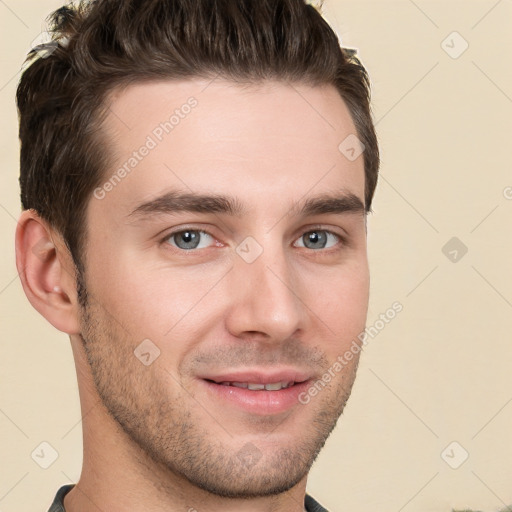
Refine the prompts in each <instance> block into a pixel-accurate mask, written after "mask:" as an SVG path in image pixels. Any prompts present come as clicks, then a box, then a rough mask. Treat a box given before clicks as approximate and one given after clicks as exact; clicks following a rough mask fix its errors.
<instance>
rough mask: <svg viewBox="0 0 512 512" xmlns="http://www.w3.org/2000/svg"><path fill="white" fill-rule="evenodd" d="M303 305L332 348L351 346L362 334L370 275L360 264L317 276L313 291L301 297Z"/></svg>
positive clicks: (365, 267)
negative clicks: (303, 298) (310, 312)
mask: <svg viewBox="0 0 512 512" xmlns="http://www.w3.org/2000/svg"><path fill="white" fill-rule="evenodd" d="M304 297H305V299H306V300H305V303H306V304H307V305H308V306H309V307H310V309H311V311H313V313H314V314H315V315H317V317H318V319H319V321H320V323H321V325H323V328H324V330H325V332H326V333H327V334H329V335H331V336H332V339H333V348H335V349H336V350H339V348H340V343H342V344H343V345H345V344H347V343H348V344H350V343H351V341H352V340H353V339H356V338H357V336H358V335H359V334H360V333H361V332H362V331H364V328H365V324H366V318H367V312H368V300H369V274H368V268H367V266H366V265H365V264H364V263H363V264H361V265H353V266H351V267H350V268H345V269H339V270H338V271H334V272H331V273H329V274H328V275H324V277H323V278H322V279H319V278H318V276H317V279H316V284H315V286H314V287H308V288H307V289H306V291H305V294H304Z"/></svg>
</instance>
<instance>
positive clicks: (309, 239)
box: [299, 229, 343, 249]
mask: <svg viewBox="0 0 512 512" xmlns="http://www.w3.org/2000/svg"><path fill="white" fill-rule="evenodd" d="M299 241H301V242H303V245H299V247H306V248H307V249H329V248H331V247H334V246H335V245H336V243H337V242H339V241H343V238H342V237H341V236H340V235H338V234H336V233H333V232H331V231H328V230H326V229H314V230H312V231H307V232H306V233H304V234H303V235H302V236H301V237H300V238H299ZM329 241H331V242H332V243H331V244H330V245H327V244H328V243H329Z"/></svg>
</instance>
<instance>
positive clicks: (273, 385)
mask: <svg viewBox="0 0 512 512" xmlns="http://www.w3.org/2000/svg"><path fill="white" fill-rule="evenodd" d="M205 380H207V381H208V382H211V383H213V384H219V385H221V386H232V387H235V388H242V389H248V390H249V391H262V390H265V391H279V390H281V389H287V388H290V387H291V386H293V385H295V382H293V381H291V382H289V381H285V382H268V383H266V384H264V383H259V382H229V381H223V382H215V381H214V380H210V379H205Z"/></svg>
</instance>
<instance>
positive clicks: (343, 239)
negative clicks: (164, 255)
mask: <svg viewBox="0 0 512 512" xmlns="http://www.w3.org/2000/svg"><path fill="white" fill-rule="evenodd" d="M185 231H196V232H198V233H201V234H204V235H208V236H209V237H211V238H212V239H213V240H216V238H215V236H213V235H212V234H211V233H209V232H208V231H205V230H204V229H199V228H196V227H193V226H184V227H181V228H180V229H178V230H176V231H172V232H170V233H167V234H166V235H165V237H164V238H162V239H161V240H160V243H161V244H163V245H164V244H166V242H167V241H168V240H169V239H170V238H171V237H173V236H175V235H179V234H180V233H183V232H185ZM315 231H323V232H325V233H328V234H331V235H334V236H335V237H337V238H338V239H339V242H338V244H336V245H335V246H333V247H329V248H327V249H309V248H308V247H299V248H300V249H306V250H309V251H312V252H324V253H328V252H332V251H336V250H340V249H341V248H342V247H346V246H347V245H348V240H347V238H346V237H345V236H343V235H341V234H339V233H337V232H335V231H331V230H329V229H325V228H323V227H322V226H320V225H318V226H311V227H309V228H308V229H307V230H306V231H304V232H303V233H302V234H301V235H300V236H299V238H297V239H296V240H299V239H300V238H302V237H303V236H304V235H306V234H308V233H312V232H315ZM166 245H170V244H166ZM171 247H172V250H175V251H179V252H181V253H197V252H198V251H200V250H201V249H188V250H187V249H181V248H179V247H175V246H172V245H171Z"/></svg>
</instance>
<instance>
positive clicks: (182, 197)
mask: <svg viewBox="0 0 512 512" xmlns="http://www.w3.org/2000/svg"><path fill="white" fill-rule="evenodd" d="M180 212H194V213H221V214H226V215H230V216H233V217H241V216H243V215H244V214H246V213H247V210H246V209H245V207H244V205H243V203H241V202H240V201H239V200H238V199H237V198H235V197H231V196H226V195H219V194H198V193H192V192H179V191H170V192H167V193H165V194H162V195H161V196H158V197H156V198H154V199H151V200H149V201H146V202H144V203H141V204H139V205H138V206H137V207H136V208H135V209H134V210H133V211H132V212H131V213H129V214H128V217H133V218H134V219H140V220H144V219H147V218H149V217H152V216H154V215H158V214H172V213H180ZM365 213H366V210H365V207H364V203H363V201H362V200H361V199H360V198H359V197H358V196H357V195H355V194H353V193H352V192H343V193H338V194H332V193H331V194H327V193H324V194H320V195H318V196H315V197H310V198H307V199H306V200H299V201H295V202H294V203H293V204H292V206H291V209H290V210H289V212H288V214H287V215H289V216H301V217H308V216H313V215H324V214H365Z"/></svg>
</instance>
